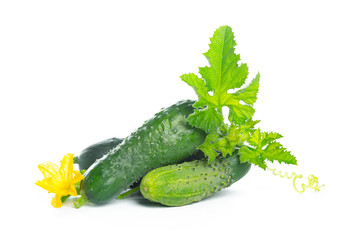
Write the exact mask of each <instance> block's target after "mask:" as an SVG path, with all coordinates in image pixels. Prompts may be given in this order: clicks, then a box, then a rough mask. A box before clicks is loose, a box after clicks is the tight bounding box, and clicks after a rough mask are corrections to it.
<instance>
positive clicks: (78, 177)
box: [72, 170, 84, 184]
mask: <svg viewBox="0 0 360 240" xmlns="http://www.w3.org/2000/svg"><path fill="white" fill-rule="evenodd" d="M83 179H84V176H83V175H82V174H81V173H80V172H79V171H78V170H75V171H74V177H73V180H72V183H73V184H75V183H77V182H80V181H81V180H83Z"/></svg>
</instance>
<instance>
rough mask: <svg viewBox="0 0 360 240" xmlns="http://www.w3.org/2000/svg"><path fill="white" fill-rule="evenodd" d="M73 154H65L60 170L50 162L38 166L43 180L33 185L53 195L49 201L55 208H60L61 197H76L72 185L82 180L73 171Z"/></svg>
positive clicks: (79, 175) (76, 171)
mask: <svg viewBox="0 0 360 240" xmlns="http://www.w3.org/2000/svg"><path fill="white" fill-rule="evenodd" d="M73 156H74V154H71V153H69V154H66V155H65V156H64V158H63V159H62V161H61V166H60V168H59V167H58V166H57V165H56V164H54V163H51V162H45V163H41V164H39V166H38V167H39V169H40V171H41V172H42V174H43V175H44V177H45V179H43V180H39V181H37V182H36V183H35V184H36V185H38V186H40V187H42V188H43V189H45V190H47V191H49V192H51V193H55V196H54V198H53V199H52V200H51V205H52V206H53V207H55V208H59V207H61V206H62V202H61V197H62V196H67V195H69V194H70V195H71V196H77V192H76V189H75V186H74V184H75V183H77V182H79V181H81V180H82V179H84V177H83V176H82V175H81V173H80V172H79V171H78V170H73Z"/></svg>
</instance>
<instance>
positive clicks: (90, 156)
mask: <svg viewBox="0 0 360 240" xmlns="http://www.w3.org/2000/svg"><path fill="white" fill-rule="evenodd" d="M123 140H124V139H123V138H115V137H114V138H109V139H106V140H104V141H101V142H98V143H95V144H93V145H91V146H89V147H87V148H85V149H84V150H82V151H81V153H80V154H79V156H78V157H74V163H78V164H79V169H80V170H86V169H88V168H89V167H90V166H91V165H92V164H93V163H94V162H95V160H97V159H99V158H101V157H103V156H104V155H105V154H107V153H108V152H109V151H110V150H111V149H113V148H114V147H116V146H117V145H118V144H120V143H121V142H122V141H123Z"/></svg>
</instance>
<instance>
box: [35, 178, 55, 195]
mask: <svg viewBox="0 0 360 240" xmlns="http://www.w3.org/2000/svg"><path fill="white" fill-rule="evenodd" d="M35 184H36V185H38V186H39V187H42V188H43V189H45V190H47V191H48V192H51V193H56V192H57V189H56V187H55V185H54V181H53V179H52V178H45V179H43V180H39V181H36V183H35Z"/></svg>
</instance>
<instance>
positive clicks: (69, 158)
mask: <svg viewBox="0 0 360 240" xmlns="http://www.w3.org/2000/svg"><path fill="white" fill-rule="evenodd" d="M73 157H74V154H72V153H68V154H66V155H65V156H64V157H63V159H62V160H61V166H60V174H61V176H62V177H63V178H64V179H67V180H70V179H72V176H73Z"/></svg>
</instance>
